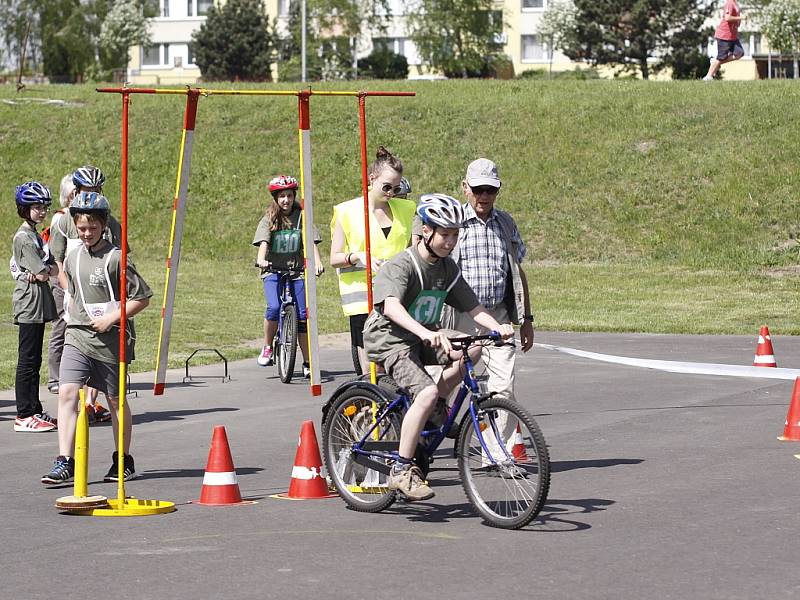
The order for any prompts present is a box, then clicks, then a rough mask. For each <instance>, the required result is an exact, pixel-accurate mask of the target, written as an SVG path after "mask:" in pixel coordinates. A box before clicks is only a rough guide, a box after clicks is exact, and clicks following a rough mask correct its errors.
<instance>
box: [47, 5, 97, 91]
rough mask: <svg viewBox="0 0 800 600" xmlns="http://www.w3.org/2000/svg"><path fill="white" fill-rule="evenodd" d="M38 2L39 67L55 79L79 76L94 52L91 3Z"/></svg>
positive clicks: (80, 76) (70, 81)
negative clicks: (40, 56)
mask: <svg viewBox="0 0 800 600" xmlns="http://www.w3.org/2000/svg"><path fill="white" fill-rule="evenodd" d="M39 4H40V9H39V22H40V26H41V40H42V71H43V72H44V74H45V75H47V76H48V77H49V78H50V80H51V81H52V82H55V83H72V82H75V81H80V80H82V79H83V74H84V73H85V72H86V69H87V68H88V67H89V65H91V64H93V63H94V62H95V54H96V46H95V43H96V34H97V28H96V27H95V26H94V22H93V19H92V18H90V14H91V9H92V7H91V5H88V4H87V5H83V4H81V2H80V0H41V1H40V3H39Z"/></svg>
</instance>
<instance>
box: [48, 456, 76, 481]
mask: <svg viewBox="0 0 800 600" xmlns="http://www.w3.org/2000/svg"><path fill="white" fill-rule="evenodd" d="M74 476H75V459H74V458H68V457H66V456H59V457H57V458H56V460H55V463H53V469H52V470H51V471H50V472H49V473H48V474H47V475H45V476H44V477H42V483H44V484H49V485H52V484H58V483H67V482H69V481H71V480H72V478H73V477H74Z"/></svg>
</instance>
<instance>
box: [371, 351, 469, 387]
mask: <svg viewBox="0 0 800 600" xmlns="http://www.w3.org/2000/svg"><path fill="white" fill-rule="evenodd" d="M452 362H453V361H452V360H451V359H450V355H449V354H448V353H447V352H445V351H444V350H443V349H442V348H432V347H431V346H428V345H427V344H423V343H419V344H414V345H413V346H412V347H411V348H409V349H408V350H403V351H401V352H395V353H394V354H392V355H390V356H389V357H388V358H386V359H385V360H384V361H383V367H384V369H386V372H387V373H388V374H389V376H390V377H391V378H392V379H394V381H395V383H397V385H399V386H400V387H404V388H406V389H408V391H409V392H411V396H412V398H413V397H414V396H416V395H417V394H418V393H419V392H420V391H422V390H423V389H424V388H426V387H428V386H429V385H436V382H435V381H434V380H433V379H432V378H431V376H430V375H429V374H428V372H427V371H426V370H425V366H426V365H435V366H441V367H448V366H450V363H452Z"/></svg>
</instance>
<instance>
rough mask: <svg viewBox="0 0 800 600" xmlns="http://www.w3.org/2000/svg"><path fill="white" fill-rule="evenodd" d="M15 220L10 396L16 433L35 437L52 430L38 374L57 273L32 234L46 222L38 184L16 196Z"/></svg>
mask: <svg viewBox="0 0 800 600" xmlns="http://www.w3.org/2000/svg"><path fill="white" fill-rule="evenodd" d="M14 196H15V201H16V204H17V214H19V216H20V218H21V219H22V220H23V223H22V225H20V227H19V229H18V230H17V232H16V233H15V234H14V240H13V242H12V247H13V258H12V265H13V266H14V267H15V268H16V269H17V273H18V275H17V276H15V285H14V293H13V294H12V296H11V306H12V309H13V313H14V324H15V325H17V326H18V327H19V347H18V348H19V353H18V358H17V373H16V379H15V380H14V392H15V395H16V402H17V418H16V419H15V420H14V431H21V432H28V433H38V432H43V431H52V430H53V429H55V428H56V425H55V419H53V418H52V417H50V415H48V414H47V413H46V412H45V411H44V409H43V408H42V403H41V402H40V401H39V369H40V368H41V366H42V345H43V344H44V326H45V323H47V322H48V321H52V320H53V319H55V318H56V305H55V302H54V301H53V294H52V293H51V292H50V284H49V283H48V280H49V278H50V277H51V276H53V275H56V274H57V273H58V267H56V265H55V262H54V261H53V259H52V257H51V256H50V255H49V253H48V252H47V249H46V247H45V245H44V242H43V241H42V238H41V237H40V236H39V233H38V232H37V231H36V227H37V226H38V225H40V224H41V223H42V222H43V221H44V219H45V217H46V216H47V208H48V207H49V206H50V203H51V201H52V200H51V197H50V190H48V189H47V188H46V187H45V186H43V185H42V184H41V183H39V182H38V181H28V182H27V183H23V184H22V185H20V186H17V188H16V190H15V194H14Z"/></svg>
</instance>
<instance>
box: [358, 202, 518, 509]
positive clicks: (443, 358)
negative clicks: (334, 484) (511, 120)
mask: <svg viewBox="0 0 800 600" xmlns="http://www.w3.org/2000/svg"><path fill="white" fill-rule="evenodd" d="M417 214H418V215H419V217H420V219H421V220H422V223H423V227H422V239H421V241H420V242H419V243H418V244H417V245H416V246H412V247H411V248H407V249H406V250H405V251H404V252H401V253H400V254H398V255H396V256H395V257H394V258H392V259H390V260H389V261H388V262H386V263H385V264H384V265H383V266H382V267H381V269H380V271H379V272H378V274H377V276H376V278H375V282H374V289H373V300H374V309H373V311H372V313H370V315H369V317H368V319H367V322H366V325H365V326H364V348H365V350H366V352H367V356H368V357H369V359H370V360H373V361H375V362H378V363H383V366H384V368H385V369H386V372H387V373H388V374H389V375H390V376H391V377H392V379H394V381H395V382H396V383H397V384H398V385H399V386H401V387H405V388H407V389H408V390H409V392H410V393H411V394H412V395H413V397H414V402H413V404H412V405H411V407H410V408H409V410H408V412H407V413H406V415H405V417H404V418H403V424H402V427H401V430H400V445H399V459H398V461H397V462H396V463H395V464H394V465H393V466H392V471H391V474H390V476H389V481H388V487H389V489H392V490H398V491H400V492H401V493H402V494H403V495H405V497H406V499H407V500H409V501H418V500H427V499H429V498H432V497H433V495H434V494H433V491H432V490H431V488H430V487H429V486H428V484H427V482H426V481H425V480H424V479H423V476H422V472H421V470H420V469H419V467H417V466H415V465H414V463H413V458H412V457H413V456H414V454H415V451H416V448H417V442H418V440H419V436H420V433H421V432H422V429H423V427H424V425H425V422H426V421H427V419H428V417H429V416H430V415H431V413H432V412H433V409H434V407H435V405H436V402H437V398H438V397H439V396H442V397H445V398H446V397H447V396H448V395H449V394H450V393H451V392H452V391H453V389H455V386H456V385H457V384H458V382H459V381H460V379H461V375H462V365H463V360H462V359H461V354H460V353H458V352H452V348H451V346H450V342H449V341H448V339H447V338H448V333H447V332H446V331H444V330H437V324H438V322H439V319H440V316H441V312H442V307H443V306H444V303H447V304H449V305H451V306H453V307H454V308H455V309H456V310H458V311H461V312H467V313H469V314H470V315H471V316H472V318H473V319H474V320H475V322H476V323H478V324H480V325H482V326H484V327H486V328H488V329H490V330H494V331H497V332H499V333H500V334H501V336H502V337H503V338H504V339H508V338H510V337H512V336H513V335H514V330H513V328H512V327H511V325H500V324H499V323H498V322H497V321H496V320H495V319H494V317H492V316H491V315H490V314H489V313H488V312H487V311H486V309H485V308H484V307H483V306H482V305H481V304H480V303H479V302H478V299H477V298H476V297H475V293H474V292H473V291H472V289H471V288H470V287H469V285H467V283H466V282H465V281H464V279H463V278H462V277H461V272H460V270H459V268H458V266H457V265H456V264H455V262H453V260H452V259H450V257H449V255H450V252H451V251H452V250H453V248H454V247H455V245H456V243H457V242H458V230H459V228H460V227H461V226H462V223H463V221H464V209H463V207H462V206H461V204H460V203H459V202H458V201H457V200H455V199H454V198H451V197H450V196H447V195H445V194H425V195H423V196H422V198H421V199H420V203H419V205H418V207H417ZM450 335H452V332H450ZM479 352H480V348H479V347H475V348H474V349H472V350H470V356H471V358H472V360H477V359H478V356H479ZM426 365H439V366H441V367H443V371H442V373H441V375H440V376H439V377H438V378H437V379H438V382H437V381H434V379H433V378H432V377H431V375H430V374H429V373H428V372H427V371H426V370H425V366H426Z"/></svg>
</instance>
